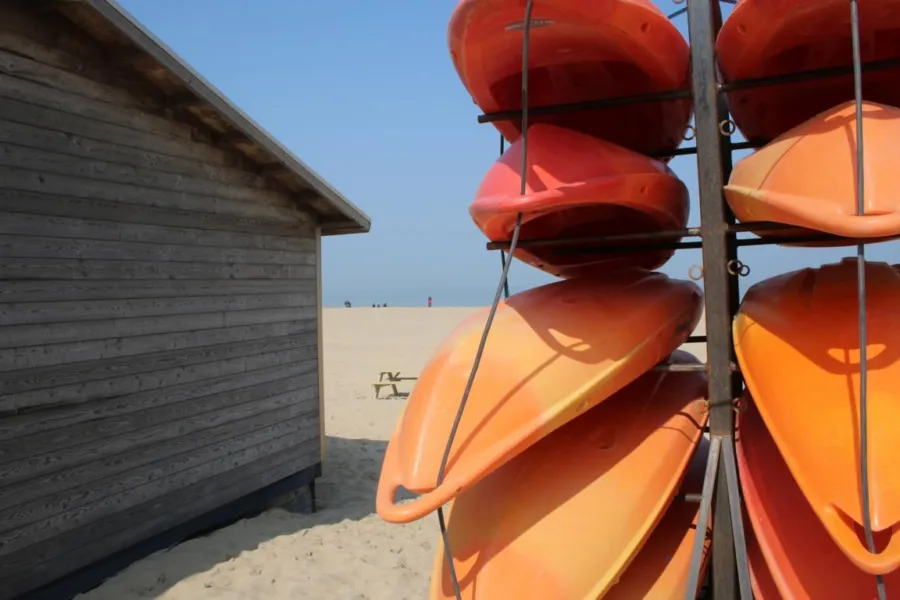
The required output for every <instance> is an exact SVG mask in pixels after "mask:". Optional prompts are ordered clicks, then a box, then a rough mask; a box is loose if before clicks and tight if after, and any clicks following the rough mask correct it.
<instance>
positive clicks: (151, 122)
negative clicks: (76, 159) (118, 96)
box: [0, 31, 192, 141]
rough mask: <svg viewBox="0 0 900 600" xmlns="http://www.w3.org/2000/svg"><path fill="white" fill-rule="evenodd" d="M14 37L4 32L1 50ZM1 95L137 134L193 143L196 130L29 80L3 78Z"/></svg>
mask: <svg viewBox="0 0 900 600" xmlns="http://www.w3.org/2000/svg"><path fill="white" fill-rule="evenodd" d="M14 37H15V34H13V33H10V32H3V31H0V48H2V49H8V46H9V45H10V42H11V40H12V39H13V38H14ZM0 94H2V95H3V96H4V97H6V98H11V99H15V100H20V101H23V102H27V103H29V104H34V105H36V106H42V107H45V108H50V109H54V110H59V111H63V112H68V113H72V114H75V115H79V116H82V117H87V118H89V119H95V120H98V121H103V122H106V123H113V124H115V125H121V126H123V127H129V128H131V129H134V130H136V131H141V132H148V133H155V134H156V135H162V136H167V137H174V138H180V139H182V140H186V141H190V140H191V133H192V127H191V126H190V125H188V124H186V123H180V122H178V121H173V120H171V119H166V118H164V117H161V116H158V115H155V114H151V113H149V112H147V111H146V110H140V109H135V108H131V107H128V106H122V105H118V104H111V103H109V102H104V101H102V100H94V99H91V98H85V97H84V96H80V95H78V94H73V93H71V92H67V91H64V90H60V89H56V88H53V87H50V86H46V85H41V84H40V83H35V82H33V81H29V80H27V79H20V78H17V77H13V76H10V75H6V74H3V75H0Z"/></svg>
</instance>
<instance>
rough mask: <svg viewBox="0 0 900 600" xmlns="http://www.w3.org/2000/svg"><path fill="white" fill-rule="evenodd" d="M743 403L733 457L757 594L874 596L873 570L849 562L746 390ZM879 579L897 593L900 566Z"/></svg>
mask: <svg viewBox="0 0 900 600" xmlns="http://www.w3.org/2000/svg"><path fill="white" fill-rule="evenodd" d="M744 404H745V406H746V408H745V409H744V411H743V412H742V413H741V415H740V419H739V436H738V444H737V460H738V469H739V471H740V475H741V487H742V488H743V492H744V502H745V504H746V506H747V513H748V515H749V520H750V522H751V523H752V525H753V535H748V539H747V541H748V544H747V546H748V556H749V559H750V569H751V572H752V576H753V583H754V588H755V589H754V592H755V594H756V596H757V598H760V599H764V600H778V599H779V598H791V599H792V600H832V599H837V598H840V600H875V598H876V597H877V596H876V587H875V576H874V575H872V574H870V573H866V572H865V571H863V570H862V569H860V568H858V567H857V566H856V565H855V564H853V562H851V561H850V559H849V558H847V556H846V555H844V553H843V552H841V550H840V549H839V548H838V546H837V545H836V544H835V543H834V540H832V539H831V536H830V535H828V532H827V531H826V530H825V527H824V526H823V525H822V522H821V521H820V520H819V519H818V517H816V514H815V512H813V510H812V507H811V506H810V504H809V501H808V500H807V499H806V497H805V496H804V495H803V492H801V491H800V486H798V485H797V483H796V481H794V478H793V476H792V475H791V471H790V469H789V468H788V466H787V464H786V463H785V462H784V459H783V458H782V457H781V454H780V452H779V451H778V446H776V445H775V441H774V440H773V439H772V436H771V434H770V433H769V432H768V431H767V430H766V426H765V423H764V422H763V420H762V417H761V416H760V414H759V411H758V410H757V409H756V406H755V405H754V404H753V402H752V400H751V399H750V397H749V395H745V397H744ZM860 535H862V534H860ZM884 582H885V586H886V589H887V597H888V598H895V597H897V594H900V570H897V571H894V572H892V573H890V574H888V575H886V576H885V578H884ZM776 589H777V591H776Z"/></svg>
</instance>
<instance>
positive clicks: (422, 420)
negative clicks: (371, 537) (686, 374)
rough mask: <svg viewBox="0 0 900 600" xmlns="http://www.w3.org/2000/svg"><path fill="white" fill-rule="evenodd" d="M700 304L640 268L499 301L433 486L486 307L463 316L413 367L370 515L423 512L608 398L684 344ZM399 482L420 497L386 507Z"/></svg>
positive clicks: (396, 518)
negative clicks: (441, 475) (418, 368)
mask: <svg viewBox="0 0 900 600" xmlns="http://www.w3.org/2000/svg"><path fill="white" fill-rule="evenodd" d="M701 304H702V297H701V292H700V289H699V288H698V287H697V286H696V285H694V284H693V283H691V282H689V281H679V280H674V279H670V278H669V277H667V276H665V275H663V274H662V273H655V272H648V271H644V270H641V269H630V270H623V271H617V272H614V273H610V274H609V275H608V276H606V277H604V278H602V279H587V278H586V279H568V280H564V281H558V282H555V283H551V284H548V285H544V286H541V287H538V288H534V289H531V290H528V291H525V292H522V293H519V294H515V295H514V296H511V297H510V298H509V299H507V300H506V301H504V302H502V303H501V304H500V306H499V308H498V309H497V313H496V316H495V318H494V322H493V326H492V328H491V332H490V335H489V336H488V340H487V345H486V347H485V351H484V355H483V357H482V360H481V366H480V367H479V370H478V375H477V377H476V378H475V382H474V385H473V386H472V391H471V394H470V396H469V399H468V403H467V405H466V409H465V411H464V413H463V416H462V419H461V421H460V423H459V429H458V432H457V435H456V437H455V440H454V443H453V448H452V451H451V453H450V459H449V461H448V464H447V469H446V473H445V476H446V477H445V479H444V481H443V483H442V484H441V485H440V486H437V487H436V483H437V478H438V470H439V467H440V464H441V459H442V457H443V454H444V449H445V446H446V444H447V439H448V436H449V434H450V430H451V427H452V424H453V421H454V419H455V418H456V414H457V409H458V407H459V403H460V399H461V398H462V395H463V390H464V388H465V386H466V382H467V380H468V377H469V372H470V370H471V368H472V363H473V360H474V357H475V353H476V350H477V348H478V344H479V341H480V339H481V333H482V329H483V327H484V323H485V320H486V318H487V313H488V311H487V309H485V310H483V311H480V312H478V313H477V314H475V315H473V316H471V317H470V318H468V319H466V320H465V321H464V322H463V323H462V324H461V325H459V326H458V327H457V329H456V330H455V331H454V332H453V333H451V334H450V336H449V337H448V338H447V339H446V340H444V342H443V343H442V344H441V345H440V346H439V347H438V349H437V350H436V351H435V353H434V355H433V356H432V357H431V359H430V360H429V362H428V364H427V365H426V366H425V368H424V369H423V370H422V372H421V374H420V375H419V380H418V381H417V382H416V386H415V388H414V389H413V391H412V394H411V395H410V397H409V400H408V401H407V404H406V408H405V410H404V412H403V416H402V417H401V418H400V421H399V423H398V424H397V427H396V429H395V430H394V434H393V436H392V438H391V440H390V442H389V443H388V447H387V451H386V454H385V458H384V463H383V465H382V468H381V479H380V481H379V483H378V493H377V497H376V508H377V510H378V514H379V515H381V517H382V518H383V519H385V520H386V521H390V522H395V523H403V522H409V521H413V520H415V519H418V518H421V517H423V516H424V515H426V514H428V513H430V512H432V511H434V510H435V509H437V508H438V507H439V506H442V505H443V504H445V503H447V502H448V501H449V500H451V499H452V498H454V497H455V496H457V495H458V494H459V493H460V492H461V491H462V490H464V489H465V488H467V487H470V486H471V485H472V484H474V483H476V482H477V481H478V480H479V479H481V478H483V477H484V476H485V475H487V474H488V473H490V472H491V471H493V470H494V469H496V468H498V467H499V466H500V465H502V464H503V463H505V462H506V461H508V460H510V459H511V458H512V457H514V456H515V455H517V454H519V453H521V452H522V451H523V450H525V449H526V448H527V447H529V446H531V445H532V444H533V443H534V442H536V441H537V440H539V439H540V438H542V437H544V436H545V435H547V434H548V433H550V432H551V431H553V430H554V429H556V428H557V427H559V426H561V425H563V424H565V423H567V422H568V421H570V420H572V419H574V418H575V417H576V416H578V415H580V414H582V413H584V412H585V411H586V410H587V409H589V408H590V407H592V406H594V405H596V404H598V403H600V402H602V401H603V400H606V399H607V398H608V397H609V396H611V395H612V394H614V393H615V392H617V391H619V390H620V389H622V388H623V387H625V386H626V385H628V384H629V383H631V382H632V381H634V380H635V379H637V378H638V377H639V376H640V375H642V374H643V373H644V372H646V371H647V370H648V369H650V368H651V367H652V366H653V365H655V364H657V363H658V362H660V361H661V360H663V359H664V358H666V357H667V356H669V355H670V354H671V353H672V352H673V351H674V350H675V349H676V348H677V347H678V346H680V345H681V344H682V343H683V342H684V341H685V339H687V337H688V335H690V333H691V331H692V330H693V329H694V326H695V325H696V324H697V322H698V320H699V318H700V311H701ZM400 486H403V487H405V488H406V489H407V490H411V491H413V492H416V493H420V494H422V495H421V496H419V497H418V498H416V499H415V500H413V501H412V502H408V503H404V504H400V505H398V504H395V502H394V497H395V494H396V491H397V490H398V489H399V488H400Z"/></svg>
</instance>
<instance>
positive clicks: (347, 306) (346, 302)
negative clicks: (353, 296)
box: [344, 300, 350, 308]
mask: <svg viewBox="0 0 900 600" xmlns="http://www.w3.org/2000/svg"><path fill="white" fill-rule="evenodd" d="M344 308H350V301H349V300H344Z"/></svg>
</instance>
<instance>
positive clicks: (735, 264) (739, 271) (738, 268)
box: [726, 258, 750, 277]
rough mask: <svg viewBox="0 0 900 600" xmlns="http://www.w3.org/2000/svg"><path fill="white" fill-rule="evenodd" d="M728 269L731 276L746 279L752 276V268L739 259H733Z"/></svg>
mask: <svg viewBox="0 0 900 600" xmlns="http://www.w3.org/2000/svg"><path fill="white" fill-rule="evenodd" d="M726 269H728V273H729V274H730V275H738V276H740V277H746V276H747V275H749V274H750V266H749V265H745V264H744V263H742V262H741V261H739V260H738V259H736V258H735V259H733V260H729V261H728V265H726Z"/></svg>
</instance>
